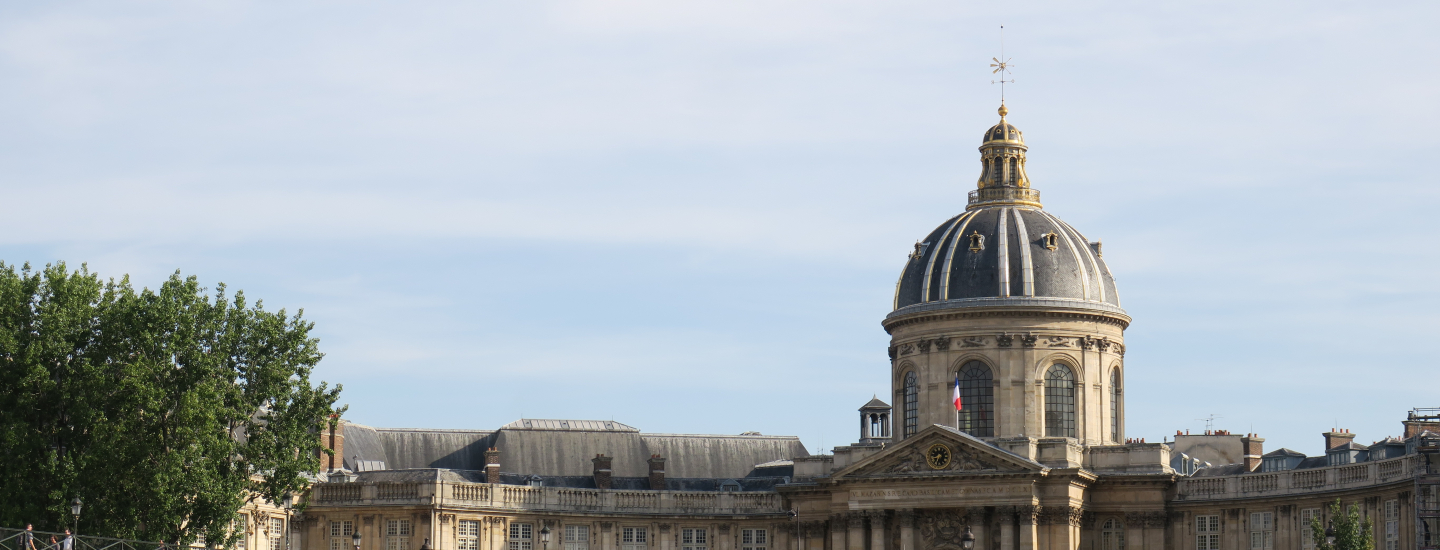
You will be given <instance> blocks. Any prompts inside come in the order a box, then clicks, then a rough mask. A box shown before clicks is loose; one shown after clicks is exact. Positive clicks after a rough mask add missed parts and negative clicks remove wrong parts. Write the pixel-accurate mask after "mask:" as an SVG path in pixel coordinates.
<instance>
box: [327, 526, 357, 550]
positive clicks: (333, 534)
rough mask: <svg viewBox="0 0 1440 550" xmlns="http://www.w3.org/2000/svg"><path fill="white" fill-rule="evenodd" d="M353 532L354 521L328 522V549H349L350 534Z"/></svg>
mask: <svg viewBox="0 0 1440 550" xmlns="http://www.w3.org/2000/svg"><path fill="white" fill-rule="evenodd" d="M353 534H355V522H353V521H332V522H330V550H350V535H353Z"/></svg>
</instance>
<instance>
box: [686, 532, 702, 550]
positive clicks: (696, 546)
mask: <svg viewBox="0 0 1440 550" xmlns="http://www.w3.org/2000/svg"><path fill="white" fill-rule="evenodd" d="M680 550H705V529H681V530H680Z"/></svg>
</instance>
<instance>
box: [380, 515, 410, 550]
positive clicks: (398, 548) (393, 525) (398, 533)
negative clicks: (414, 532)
mask: <svg viewBox="0 0 1440 550" xmlns="http://www.w3.org/2000/svg"><path fill="white" fill-rule="evenodd" d="M385 550H410V520H408V519H392V520H389V521H386V522H385Z"/></svg>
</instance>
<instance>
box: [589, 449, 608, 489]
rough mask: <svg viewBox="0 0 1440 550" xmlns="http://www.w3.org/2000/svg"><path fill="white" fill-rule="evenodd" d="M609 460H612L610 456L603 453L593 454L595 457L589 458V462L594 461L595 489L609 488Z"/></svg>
mask: <svg viewBox="0 0 1440 550" xmlns="http://www.w3.org/2000/svg"><path fill="white" fill-rule="evenodd" d="M611 460H612V459H611V457H608V456H605V455H603V454H598V455H595V458H592V459H590V462H593V463H595V488H596V489H609V488H610V462H611Z"/></svg>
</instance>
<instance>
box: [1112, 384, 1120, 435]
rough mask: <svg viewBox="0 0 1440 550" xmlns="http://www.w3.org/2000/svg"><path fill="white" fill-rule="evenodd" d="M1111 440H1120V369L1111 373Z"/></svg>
mask: <svg viewBox="0 0 1440 550" xmlns="http://www.w3.org/2000/svg"><path fill="white" fill-rule="evenodd" d="M1110 442H1112V443H1119V442H1120V369H1115V372H1112V373H1110Z"/></svg>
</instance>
